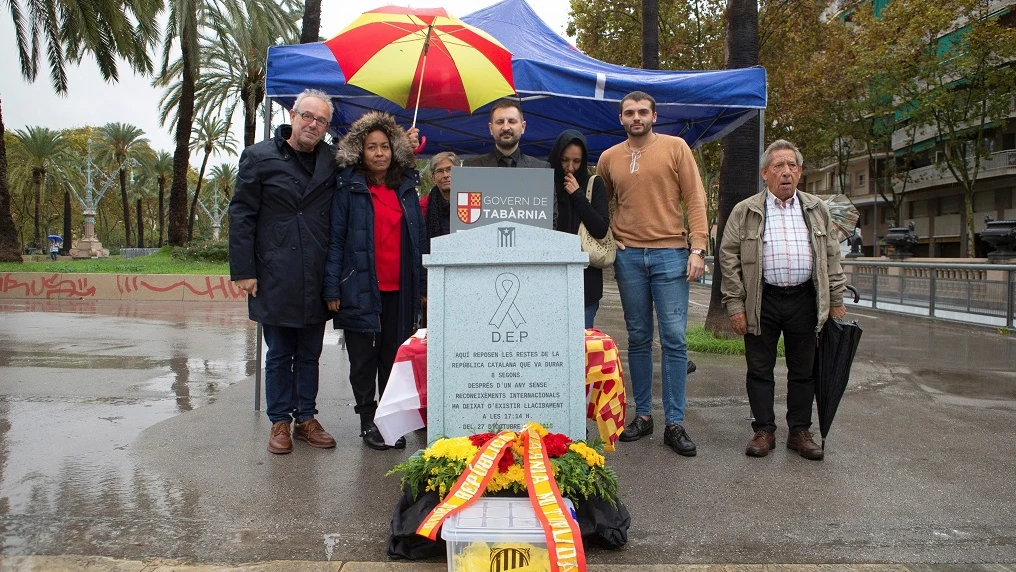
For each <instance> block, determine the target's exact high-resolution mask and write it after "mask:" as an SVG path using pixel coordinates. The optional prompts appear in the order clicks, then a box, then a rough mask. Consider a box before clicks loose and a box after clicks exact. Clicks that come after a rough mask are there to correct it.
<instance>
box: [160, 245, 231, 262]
mask: <svg viewBox="0 0 1016 572" xmlns="http://www.w3.org/2000/svg"><path fill="white" fill-rule="evenodd" d="M173 258H175V259H176V260H182V261H184V262H229V243H228V242H226V241H224V240H218V241H215V240H207V241H197V240H195V241H192V242H190V243H189V244H187V246H182V247H181V246H174V247H173Z"/></svg>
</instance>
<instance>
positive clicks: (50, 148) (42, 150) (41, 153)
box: [14, 127, 68, 248]
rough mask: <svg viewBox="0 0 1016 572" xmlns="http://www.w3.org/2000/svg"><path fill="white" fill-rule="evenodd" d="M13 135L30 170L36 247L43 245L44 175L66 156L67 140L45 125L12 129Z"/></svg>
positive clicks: (58, 132) (57, 165) (64, 159)
mask: <svg viewBox="0 0 1016 572" xmlns="http://www.w3.org/2000/svg"><path fill="white" fill-rule="evenodd" d="M14 137H15V138H17V140H18V142H19V143H21V147H22V149H23V151H24V153H25V158H26V159H27V161H28V164H27V165H25V167H27V168H29V169H31V171H32V185H33V187H34V188H35V201H34V202H35V217H34V219H35V233H34V234H33V237H34V243H35V247H36V248H42V247H43V244H44V243H43V241H42V226H41V224H40V220H41V209H42V189H43V188H44V187H45V186H46V182H47V181H46V175H47V174H49V173H50V172H51V171H54V170H55V169H56V168H57V167H59V165H60V164H61V163H62V162H64V161H66V159H67V157H68V145H67V140H66V139H64V136H63V133H61V132H60V131H54V130H52V129H49V128H46V127H28V128H25V129H17V130H15V131H14Z"/></svg>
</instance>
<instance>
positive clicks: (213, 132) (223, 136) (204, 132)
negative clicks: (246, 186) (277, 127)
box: [187, 117, 236, 240]
mask: <svg viewBox="0 0 1016 572" xmlns="http://www.w3.org/2000/svg"><path fill="white" fill-rule="evenodd" d="M191 149H192V150H194V151H197V150H199V149H200V150H203V151H204V153H205V154H204V157H202V158H201V169H200V170H198V184H197V186H196V187H194V199H193V200H191V206H190V217H189V218H190V220H188V221H187V240H191V239H192V238H194V215H196V214H197V208H198V196H199V195H200V194H201V183H202V182H203V181H204V180H205V167H207V166H208V157H209V156H211V155H212V154H213V153H214V154H215V155H216V156H218V155H219V153H220V152H222V151H225V152H227V153H229V154H230V155H236V139H235V138H234V137H233V133H232V132H231V131H230V130H229V122H227V121H226V120H225V119H216V118H212V117H202V118H201V119H199V120H198V125H197V129H195V130H194V138H193V139H191Z"/></svg>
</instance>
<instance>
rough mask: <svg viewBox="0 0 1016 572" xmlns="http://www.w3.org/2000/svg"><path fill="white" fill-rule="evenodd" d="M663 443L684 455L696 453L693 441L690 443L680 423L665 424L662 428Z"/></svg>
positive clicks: (689, 455)
mask: <svg viewBox="0 0 1016 572" xmlns="http://www.w3.org/2000/svg"><path fill="white" fill-rule="evenodd" d="M663 444H664V445H667V446H669V447H670V448H671V449H673V450H674V451H677V454H678V455H682V456H685V457H694V456H695V455H696V454H697V453H698V451H697V450H696V448H695V443H692V441H691V438H690V437H688V433H686V432H685V430H684V427H682V426H680V425H667V428H666V429H664V430H663Z"/></svg>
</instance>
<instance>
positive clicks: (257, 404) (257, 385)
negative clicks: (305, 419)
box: [254, 96, 272, 411]
mask: <svg viewBox="0 0 1016 572" xmlns="http://www.w3.org/2000/svg"><path fill="white" fill-rule="evenodd" d="M264 125H265V131H264V140H265V141H267V140H268V139H269V138H270V137H271V136H272V98H271V97H270V96H269V97H265V121H264ZM262 334H263V332H262V331H261V322H257V340H258V341H257V345H258V349H257V352H255V353H256V359H257V361H258V365H257V367H256V368H254V411H261V359H262V354H261V343H262V342H261V340H262V337H263V336H262Z"/></svg>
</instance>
